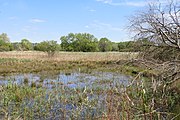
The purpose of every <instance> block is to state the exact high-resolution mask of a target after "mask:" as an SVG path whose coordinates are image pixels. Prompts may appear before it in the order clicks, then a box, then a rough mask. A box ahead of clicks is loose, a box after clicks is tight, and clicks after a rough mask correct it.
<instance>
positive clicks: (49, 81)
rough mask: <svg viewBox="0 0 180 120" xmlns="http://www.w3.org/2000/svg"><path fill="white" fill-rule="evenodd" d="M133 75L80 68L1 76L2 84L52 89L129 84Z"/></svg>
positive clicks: (0, 82)
mask: <svg viewBox="0 0 180 120" xmlns="http://www.w3.org/2000/svg"><path fill="white" fill-rule="evenodd" d="M131 79H132V77H131V76H128V75H123V74H121V73H118V72H106V71H88V72H81V71H80V70H78V71H77V70H68V71H59V72H56V74H54V73H48V72H41V73H36V74H35V73H28V74H14V75H9V76H0V85H7V84H16V85H29V86H31V85H33V84H35V86H36V87H40V86H42V87H44V88H47V89H52V88H54V87H57V86H59V85H64V86H67V87H69V88H79V87H80V88H82V87H85V86H88V87H93V86H101V87H108V85H116V84H122V85H124V86H127V85H128V84H129V82H130V81H131Z"/></svg>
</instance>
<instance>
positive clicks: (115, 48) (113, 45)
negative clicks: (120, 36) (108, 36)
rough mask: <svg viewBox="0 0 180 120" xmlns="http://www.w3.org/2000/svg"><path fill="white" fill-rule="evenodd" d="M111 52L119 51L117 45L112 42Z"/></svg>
mask: <svg viewBox="0 0 180 120" xmlns="http://www.w3.org/2000/svg"><path fill="white" fill-rule="evenodd" d="M112 51H119V48H118V43H115V42H112Z"/></svg>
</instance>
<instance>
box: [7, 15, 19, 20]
mask: <svg viewBox="0 0 180 120" xmlns="http://www.w3.org/2000/svg"><path fill="white" fill-rule="evenodd" d="M8 19H9V20H17V19H18V17H17V16H11V17H9V18H8Z"/></svg>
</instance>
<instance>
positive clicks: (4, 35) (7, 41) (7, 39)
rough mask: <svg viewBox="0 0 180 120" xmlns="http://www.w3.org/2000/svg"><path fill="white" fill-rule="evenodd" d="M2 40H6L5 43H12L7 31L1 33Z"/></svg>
mask: <svg viewBox="0 0 180 120" xmlns="http://www.w3.org/2000/svg"><path fill="white" fill-rule="evenodd" d="M0 40H2V41H4V42H5V43H10V40H9V38H8V36H7V34H6V33H2V34H1V35H0Z"/></svg>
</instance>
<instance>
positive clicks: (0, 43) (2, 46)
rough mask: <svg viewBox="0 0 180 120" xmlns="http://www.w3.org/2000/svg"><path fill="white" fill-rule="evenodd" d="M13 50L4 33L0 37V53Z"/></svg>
mask: <svg viewBox="0 0 180 120" xmlns="http://www.w3.org/2000/svg"><path fill="white" fill-rule="evenodd" d="M12 49H13V46H12V44H11V43H10V40H9V38H8V36H7V34H6V33H2V34H1V35H0V52H2V51H11V50H12Z"/></svg>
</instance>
